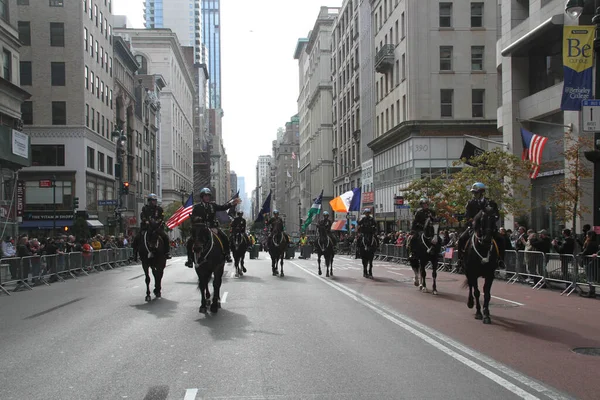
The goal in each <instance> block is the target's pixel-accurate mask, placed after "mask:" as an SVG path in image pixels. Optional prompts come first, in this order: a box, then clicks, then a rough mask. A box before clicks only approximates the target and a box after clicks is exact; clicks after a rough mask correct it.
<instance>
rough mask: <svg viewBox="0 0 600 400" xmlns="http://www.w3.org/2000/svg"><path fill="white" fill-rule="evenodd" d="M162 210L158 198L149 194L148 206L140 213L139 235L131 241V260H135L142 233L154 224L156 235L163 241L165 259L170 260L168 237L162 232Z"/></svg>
mask: <svg viewBox="0 0 600 400" xmlns="http://www.w3.org/2000/svg"><path fill="white" fill-rule="evenodd" d="M163 219H164V215H163V209H162V207H161V206H159V205H158V196H156V194H154V193H150V194H149V195H148V204H146V205H145V206H144V207H142V212H141V213H140V221H141V225H140V233H139V234H138V235H137V236H136V237H135V239H134V240H133V244H132V247H133V260H134V261H136V260H137V256H138V246H139V245H140V244H141V241H142V237H143V234H144V232H147V231H148V229H149V228H150V223H151V222H155V223H156V224H157V228H156V233H157V234H158V235H159V236H160V238H161V239H162V241H163V246H164V251H165V257H166V258H167V259H169V258H171V254H170V252H171V245H170V240H169V237H168V236H167V234H166V232H165V231H164V230H163V226H162V225H163Z"/></svg>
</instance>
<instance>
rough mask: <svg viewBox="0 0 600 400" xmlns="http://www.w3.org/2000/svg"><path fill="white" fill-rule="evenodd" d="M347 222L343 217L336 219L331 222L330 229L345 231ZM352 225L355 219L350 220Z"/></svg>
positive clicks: (354, 223)
mask: <svg viewBox="0 0 600 400" xmlns="http://www.w3.org/2000/svg"><path fill="white" fill-rule="evenodd" d="M347 223H348V221H347V220H345V219H338V220H337V221H335V222H334V223H333V224H331V230H332V231H346V230H347V229H346V224H347ZM350 223H351V224H352V225H356V221H350Z"/></svg>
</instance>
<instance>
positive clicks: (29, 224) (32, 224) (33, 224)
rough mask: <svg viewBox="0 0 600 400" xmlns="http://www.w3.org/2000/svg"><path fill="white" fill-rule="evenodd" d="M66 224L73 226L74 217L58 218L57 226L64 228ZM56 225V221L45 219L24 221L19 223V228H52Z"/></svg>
mask: <svg viewBox="0 0 600 400" xmlns="http://www.w3.org/2000/svg"><path fill="white" fill-rule="evenodd" d="M65 226H73V220H72V219H57V220H56V227H57V228H63V227H65ZM53 227H54V221H52V220H50V221H48V220H43V221H23V222H21V223H20V224H19V228H22V229H52V228H53Z"/></svg>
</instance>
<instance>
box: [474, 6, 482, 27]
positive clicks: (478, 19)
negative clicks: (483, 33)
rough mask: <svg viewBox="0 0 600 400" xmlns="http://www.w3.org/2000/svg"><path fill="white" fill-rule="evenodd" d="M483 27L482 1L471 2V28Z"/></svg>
mask: <svg viewBox="0 0 600 400" xmlns="http://www.w3.org/2000/svg"><path fill="white" fill-rule="evenodd" d="M481 27H483V3H471V28H481Z"/></svg>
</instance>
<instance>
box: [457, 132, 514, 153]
mask: <svg viewBox="0 0 600 400" xmlns="http://www.w3.org/2000/svg"><path fill="white" fill-rule="evenodd" d="M463 137H466V138H471V139H477V140H481V141H482V142H488V143H493V144H499V145H500V146H504V147H506V150H510V143H504V142H498V141H495V140H492V139H486V138H482V137H479V136H472V135H463Z"/></svg>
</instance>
